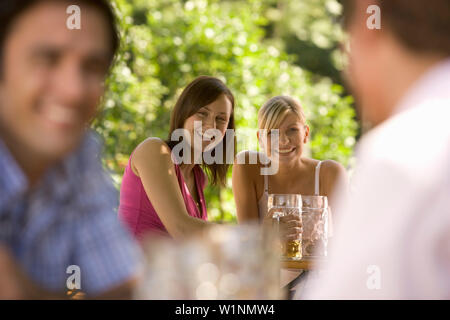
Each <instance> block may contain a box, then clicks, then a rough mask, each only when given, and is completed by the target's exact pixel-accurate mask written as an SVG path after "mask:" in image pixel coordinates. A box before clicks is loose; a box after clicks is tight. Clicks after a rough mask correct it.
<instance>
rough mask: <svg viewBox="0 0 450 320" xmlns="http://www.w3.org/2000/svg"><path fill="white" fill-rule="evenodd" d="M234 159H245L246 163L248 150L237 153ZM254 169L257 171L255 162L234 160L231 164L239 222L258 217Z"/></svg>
mask: <svg viewBox="0 0 450 320" xmlns="http://www.w3.org/2000/svg"><path fill="white" fill-rule="evenodd" d="M236 159H245V163H248V160H249V157H248V151H245V152H241V153H239V154H238V155H237V156H236ZM255 170H258V171H259V166H258V165H256V164H239V163H238V162H237V160H236V161H235V164H234V165H233V175H232V188H233V195H234V201H235V203H236V215H237V219H238V222H239V223H243V222H249V221H257V220H258V219H259V213H258V199H257V195H256V190H255V185H254V182H253V181H254V178H253V175H254V171H255Z"/></svg>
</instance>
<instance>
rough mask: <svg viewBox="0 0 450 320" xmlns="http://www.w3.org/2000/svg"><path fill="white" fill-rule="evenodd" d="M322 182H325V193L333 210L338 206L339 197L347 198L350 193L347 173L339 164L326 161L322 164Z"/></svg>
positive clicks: (322, 190)
mask: <svg viewBox="0 0 450 320" xmlns="http://www.w3.org/2000/svg"><path fill="white" fill-rule="evenodd" d="M321 169H322V170H321V175H322V174H323V176H322V178H321V181H323V189H322V187H321V193H322V192H323V193H324V194H325V195H326V196H327V197H328V201H329V205H330V207H331V208H333V206H335V205H336V203H337V201H338V200H339V199H337V197H338V196H346V194H347V192H348V178H347V171H346V170H345V168H344V166H343V165H342V164H340V163H339V162H336V161H333V160H326V161H324V162H323V163H322V167H321Z"/></svg>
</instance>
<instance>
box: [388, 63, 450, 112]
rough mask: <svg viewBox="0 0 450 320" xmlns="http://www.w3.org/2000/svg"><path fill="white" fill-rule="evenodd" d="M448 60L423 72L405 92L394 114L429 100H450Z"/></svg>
mask: <svg viewBox="0 0 450 320" xmlns="http://www.w3.org/2000/svg"><path fill="white" fill-rule="evenodd" d="M449 88H450V58H447V59H444V60H442V61H440V62H438V63H437V64H435V65H434V66H433V67H431V68H430V69H429V70H428V71H426V72H425V74H424V75H422V76H421V77H420V78H419V79H418V80H417V81H416V82H415V83H414V84H413V85H412V86H411V87H410V88H409V89H408V91H407V93H406V94H405V95H404V96H403V98H402V99H401V100H400V102H399V103H398V104H397V106H396V107H395V109H394V114H397V113H400V112H403V111H405V110H408V109H411V108H413V107H414V106H419V105H421V103H422V102H424V101H425V100H429V99H436V100H437V99H447V100H448V99H450V92H449Z"/></svg>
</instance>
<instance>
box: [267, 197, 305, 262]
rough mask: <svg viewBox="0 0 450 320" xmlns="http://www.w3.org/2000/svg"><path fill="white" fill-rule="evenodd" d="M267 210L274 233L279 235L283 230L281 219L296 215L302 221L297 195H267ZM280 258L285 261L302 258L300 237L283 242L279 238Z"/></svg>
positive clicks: (300, 202) (299, 198) (300, 205)
mask: <svg viewBox="0 0 450 320" xmlns="http://www.w3.org/2000/svg"><path fill="white" fill-rule="evenodd" d="M267 209H268V212H269V214H270V215H271V216H272V219H273V220H272V221H273V225H274V226H275V232H276V233H277V234H278V235H280V229H281V228H284V226H283V223H282V219H281V218H282V217H285V216H287V215H291V214H292V215H296V216H298V217H299V218H300V221H301V219H302V197H301V195H299V194H269V197H268V203H267ZM280 247H281V255H282V258H284V259H286V260H300V259H301V258H302V235H301V234H300V235H299V236H298V237H297V239H294V240H289V241H287V240H284V239H282V238H280Z"/></svg>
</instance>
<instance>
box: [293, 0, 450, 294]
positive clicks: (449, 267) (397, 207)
mask: <svg viewBox="0 0 450 320" xmlns="http://www.w3.org/2000/svg"><path fill="white" fill-rule="evenodd" d="M373 4H375V5H377V6H378V7H379V8H380V9H381V29H369V28H368V25H369V24H368V23H367V20H368V19H369V18H370V16H371V14H368V13H367V8H368V7H369V6H370V5H373ZM372 8H373V7H372ZM344 11H345V16H346V27H347V29H348V32H349V37H350V53H349V68H348V70H347V71H348V74H347V75H348V78H349V83H350V85H351V87H352V90H353V92H354V94H355V97H356V99H357V102H358V106H359V107H360V109H361V110H359V111H360V116H361V118H362V120H363V123H364V124H368V125H369V126H370V127H372V129H371V130H370V131H369V132H368V133H366V134H365V135H364V136H363V138H362V139H361V141H360V143H359V145H358V148H357V159H358V164H357V168H356V171H355V175H354V179H353V186H354V192H353V193H352V194H351V196H350V198H349V199H344V197H342V198H341V199H340V203H339V206H338V207H337V208H335V209H336V210H334V211H335V212H336V215H335V217H336V220H337V223H336V229H335V237H334V238H333V239H332V240H331V243H330V250H329V253H330V254H329V259H328V261H327V262H326V263H325V264H324V265H322V266H321V267H322V268H321V269H320V270H321V271H320V273H319V275H318V276H317V277H316V278H315V279H312V281H311V283H310V286H309V287H308V288H307V289H306V292H303V294H301V295H300V293H298V294H297V296H296V298H302V299H303V298H307V299H448V298H450V36H449V34H450V2H449V1H448V0H435V1H430V2H423V1H420V0H408V1H407V0H397V1H367V0H349V1H344ZM369 11H370V10H369ZM373 12H375V11H373ZM372 18H373V17H372Z"/></svg>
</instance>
